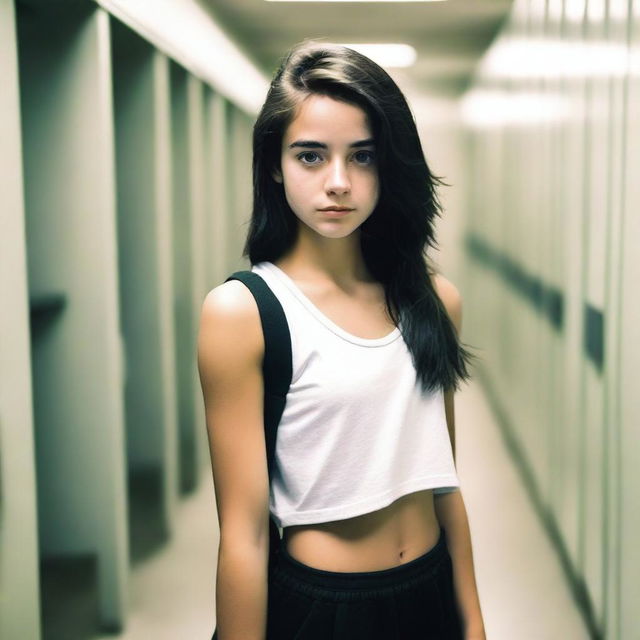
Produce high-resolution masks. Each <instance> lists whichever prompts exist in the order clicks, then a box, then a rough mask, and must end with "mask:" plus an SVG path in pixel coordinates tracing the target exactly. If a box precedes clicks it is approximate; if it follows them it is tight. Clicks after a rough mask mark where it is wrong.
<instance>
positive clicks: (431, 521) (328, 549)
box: [283, 489, 440, 572]
mask: <svg viewBox="0 0 640 640" xmlns="http://www.w3.org/2000/svg"><path fill="white" fill-rule="evenodd" d="M439 536H440V524H439V523H438V519H437V517H436V514H435V510H434V506H433V492H432V490H431V489H427V490H424V491H416V492H414V493H410V494H408V495H405V496H402V497H401V498H398V499H397V500H396V501H395V502H393V503H392V504H390V505H388V506H387V507H384V508H383V509H379V510H378V511H373V512H371V513H366V514H363V515H360V516H356V517H354V518H348V519H346V520H337V521H334V522H324V523H320V524H310V525H292V526H289V527H285V528H284V529H283V538H284V542H285V545H286V548H287V551H288V552H289V554H290V555H291V556H292V557H293V558H295V559H296V560H298V561H299V562H302V563H303V564H306V565H307V566H310V567H314V568H315V569H323V570H325V571H339V572H359V571H382V570H384V569H390V568H392V567H397V566H398V565H401V564H405V563H407V562H410V561H411V560H415V559H416V558H418V557H420V556H421V555H423V554H425V553H426V552H427V551H429V550H430V549H431V548H433V547H434V546H435V544H436V543H437V542H438V538H439Z"/></svg>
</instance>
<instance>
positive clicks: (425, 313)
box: [198, 40, 485, 640]
mask: <svg viewBox="0 0 640 640" xmlns="http://www.w3.org/2000/svg"><path fill="white" fill-rule="evenodd" d="M438 182H441V181H440V179H439V178H437V177H435V176H433V175H432V174H431V172H430V170H429V168H428V167H427V164H426V162H425V159H424V154H423V151H422V148H421V145H420V141H419V138H418V133H417V130H416V126H415V122H414V119H413V116H412V114H411V111H410V110H409V107H408V106H407V103H406V100H405V98H404V96H403V94H402V93H401V91H400V89H399V88H398V87H397V85H396V84H395V83H394V81H393V80H392V79H391V78H390V77H389V75H388V74H387V73H386V72H385V71H384V70H383V69H382V68H380V67H379V66H378V65H377V64H375V63H374V62H372V61H371V60H370V59H368V58H366V57H364V56H363V55H361V54H359V53H357V52H355V51H353V50H351V49H348V48H345V47H341V46H338V45H333V44H327V43H322V42H319V41H313V40H311V41H305V42H303V43H302V44H301V45H298V46H296V47H294V49H292V50H291V51H290V52H289V53H288V55H287V56H285V58H284V59H283V61H282V64H281V66H280V68H279V69H278V71H277V72H276V74H275V76H274V78H273V81H272V83H271V87H270V89H269V92H268V95H267V98H266V101H265V103H264V106H263V107H262V110H261V111H260V114H259V116H258V119H257V121H256V123H255V127H254V132H253V197H254V200H253V212H252V218H251V223H250V228H249V232H248V237H247V241H246V245H245V250H244V255H245V256H248V257H249V260H250V262H251V265H252V271H253V272H255V273H257V274H258V275H259V276H261V277H262V278H263V279H264V280H265V281H266V283H267V285H268V286H269V288H270V289H271V291H272V292H273V293H274V294H275V295H276V297H277V298H278V301H279V302H280V303H281V305H282V307H283V310H284V312H285V316H286V319H287V324H288V326H289V330H290V333H291V342H292V359H293V362H292V366H293V375H292V382H291V387H290V390H289V393H288V395H287V398H286V405H285V409H284V413H283V415H282V419H281V421H280V424H279V428H278V434H277V440H276V443H277V444H276V457H275V462H276V465H275V466H276V471H275V474H274V479H273V481H272V483H271V486H270V485H269V480H268V473H267V461H266V449H265V438H264V431H263V390H264V387H263V378H262V370H261V365H262V358H263V355H264V339H263V333H262V327H261V322H260V316H259V313H258V308H257V305H256V301H255V299H254V298H253V296H252V294H251V293H250V291H249V290H248V288H247V287H246V286H245V285H244V284H243V283H242V282H240V281H238V280H230V281H227V282H225V283H224V284H221V285H219V286H217V287H215V288H214V289H213V290H212V291H211V292H210V293H209V294H208V295H207V297H206V299H205V301H204V304H203V308H202V316H201V325H200V333H199V340H198V366H199V371H200V379H201V384H202V389H203V394H204V401H205V409H206V420H207V430H208V437H209V445H210V454H211V461H212V467H213V476H214V486H215V496H216V503H217V508H218V518H219V523H220V545H219V550H218V568H217V582H216V614H217V637H218V638H219V640H253V639H255V640H258V639H264V638H265V637H266V638H267V639H268V640H293V639H297V640H310V639H312V638H313V639H316V638H317V639H318V640H331V639H340V640H360V639H362V640H365V639H366V640H376V639H378V638H380V639H382V638H385V639H387V638H388V639H397V640H400V639H403V640H404V639H407V640H411V639H414V638H415V639H416V640H417V639H427V638H439V639H443V640H448V639H452V640H456V639H459V638H461V639H464V640H482V639H484V638H485V633H484V625H483V620H482V614H481V611H480V605H479V599H478V594H477V589H476V583H475V576H474V570H473V559H472V549H471V539H470V533H469V525H468V520H467V515H466V510H465V506H464V502H463V500H462V495H461V492H460V487H459V482H458V478H457V475H456V469H455V465H454V443H455V437H454V413H453V393H454V391H455V390H456V389H457V388H458V382H459V381H460V380H464V379H467V378H469V377H470V376H469V374H468V372H467V369H466V361H468V360H470V358H471V357H473V356H472V355H471V354H470V353H469V352H467V351H466V350H465V349H464V348H463V347H462V344H461V343H460V341H459V332H460V320H461V300H460V295H459V293H458V291H457V289H456V288H455V286H454V285H453V284H452V283H451V282H449V281H448V280H446V279H445V278H444V277H443V276H442V275H439V274H437V273H435V271H434V270H432V269H430V268H429V267H428V264H427V256H426V249H427V246H436V245H437V243H436V242H435V238H434V224H435V216H436V215H439V214H440V213H439V212H440V211H441V207H440V204H439V203H438V200H437V196H436V193H435V186H436V184H437V183H438ZM270 513H271V514H272V515H273V517H274V520H275V521H276V522H277V524H278V526H279V527H281V528H282V530H283V537H282V540H281V542H280V547H279V550H278V553H277V554H276V558H277V562H275V563H269V562H268V550H269V514H270ZM271 565H273V566H271Z"/></svg>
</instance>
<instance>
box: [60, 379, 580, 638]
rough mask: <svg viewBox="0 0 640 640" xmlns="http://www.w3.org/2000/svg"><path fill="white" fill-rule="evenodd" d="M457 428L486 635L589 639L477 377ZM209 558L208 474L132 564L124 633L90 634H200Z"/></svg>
mask: <svg viewBox="0 0 640 640" xmlns="http://www.w3.org/2000/svg"><path fill="white" fill-rule="evenodd" d="M456 430H457V432H458V438H457V466H458V472H459V476H460V482H461V485H462V491H463V496H464V500H465V504H466V507H467V513H468V515H469V521H470V524H471V534H472V538H473V553H474V560H475V566H476V577H477V581H478V589H479V593H480V600H481V605H482V609H483V614H484V618H485V626H486V629H487V638H488V640H587V639H588V634H587V631H586V629H585V627H584V625H583V623H582V621H581V618H580V616H579V614H578V613H577V611H576V609H575V606H574V604H573V601H572V599H571V596H570V593H569V590H568V588H567V587H566V584H565V580H564V578H563V575H562V573H561V570H560V567H559V564H558V562H557V560H556V556H555V553H554V551H553V549H552V547H551V545H550V544H549V542H548V540H547V537H546V534H545V532H544V530H543V529H542V527H541V526H540V524H539V522H538V521H537V519H536V517H535V515H534V513H533V511H532V509H531V507H530V506H529V503H528V498H527V495H526V493H525V490H524V487H523V486H522V483H521V482H520V478H519V476H518V474H517V473H516V471H515V470H514V468H513V466H512V464H511V462H510V459H509V458H508V456H507V453H506V450H505V448H504V446H503V444H502V441H501V436H500V433H499V431H498V429H497V427H496V425H495V423H494V421H493V418H492V415H491V412H490V409H489V407H488V405H487V403H486V401H485V399H484V397H483V395H482V392H481V389H480V388H479V386H478V384H477V383H473V384H471V385H468V386H467V387H465V388H464V389H463V390H462V391H460V392H459V393H458V394H457V397H456ZM216 554H217V524H216V514H215V501H214V494H213V485H212V479H211V474H210V473H206V474H205V476H204V478H203V481H202V484H201V487H200V489H199V490H198V492H197V494H195V495H193V496H192V497H191V498H190V499H188V500H186V501H183V503H182V505H181V507H180V511H179V514H178V519H177V528H176V531H175V534H174V537H173V539H172V541H171V543H170V544H168V545H166V546H165V547H164V548H163V549H162V551H161V552H160V553H158V554H157V555H155V556H152V557H150V558H148V559H146V560H145V561H143V562H140V563H139V564H138V565H137V568H136V570H135V572H134V573H133V575H132V579H131V583H130V588H131V593H130V603H131V604H130V612H129V618H128V621H127V629H126V632H125V633H123V634H121V635H119V636H113V635H101V636H93V639H94V640H95V639H99V640H107V639H109V640H114V638H119V639H122V640H149V639H151V638H153V640H183V639H184V640H187V639H188V640H208V639H209V638H210V637H211V633H212V630H213V626H214V611H215V605H214V581H215V563H216ZM69 638H71V636H69Z"/></svg>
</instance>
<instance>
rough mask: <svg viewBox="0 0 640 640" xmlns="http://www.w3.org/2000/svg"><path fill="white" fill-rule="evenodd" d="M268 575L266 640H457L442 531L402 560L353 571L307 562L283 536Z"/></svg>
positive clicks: (458, 623) (456, 618) (459, 629)
mask: <svg viewBox="0 0 640 640" xmlns="http://www.w3.org/2000/svg"><path fill="white" fill-rule="evenodd" d="M276 558H277V561H276V562H275V563H274V566H273V568H272V570H271V571H270V574H269V589H268V594H269V595H268V598H269V599H268V608H267V640H365V639H366V640H378V639H379V640H383V639H384V640H414V639H415V640H428V639H438V640H461V639H462V624H461V620H460V617H459V614H458V610H457V608H456V602H455V595H454V590H453V572H452V565H451V557H450V556H449V552H448V550H447V546H446V540H445V537H444V531H443V530H442V529H441V530H440V538H439V539H438V542H437V543H436V544H435V546H434V547H432V548H431V549H429V551H427V552H426V553H425V554H424V555H422V556H420V557H419V558H416V559H415V560H412V561H410V562H407V563H406V564H402V565H399V566H397V567H393V568H391V569H385V570H382V571H366V572H358V573H347V572H334V571H324V570H320V569H315V568H313V567H309V566H307V565H305V564H303V563H301V562H299V561H297V560H296V559H295V558H293V557H292V556H291V555H290V554H289V553H288V552H287V549H286V547H285V544H284V540H282V541H281V544H280V549H279V552H278V554H277V555H276Z"/></svg>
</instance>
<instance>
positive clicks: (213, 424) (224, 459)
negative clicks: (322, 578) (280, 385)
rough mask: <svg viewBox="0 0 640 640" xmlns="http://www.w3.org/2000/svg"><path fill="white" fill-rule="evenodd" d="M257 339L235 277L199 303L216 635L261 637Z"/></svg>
mask: <svg viewBox="0 0 640 640" xmlns="http://www.w3.org/2000/svg"><path fill="white" fill-rule="evenodd" d="M263 355H264V338H263V335H262V327H261V324H260V316H259V312H258V307H257V305H256V302H255V300H254V298H253V296H252V295H251V292H250V291H249V290H248V289H247V288H246V286H245V285H244V284H242V283H241V282H239V281H237V280H235V281H234V280H231V281H229V282H226V283H224V284H222V285H220V286H218V287H216V288H215V289H213V290H212V291H211V292H210V293H209V294H208V295H207V297H206V298H205V301H204V303H203V305H202V313H201V319H200V330H199V334H198V370H199V373H200V382H201V386H202V392H203V397H204V403H205V414H206V422H207V435H208V439H209V449H210V455H211V465H212V470H213V481H214V489H215V497H216V505H217V509H218V519H219V523H220V545H219V548H218V570H217V580H216V624H217V631H218V637H219V639H220V640H264V638H265V635H266V613H267V567H268V553H269V481H268V472H267V457H266V446H265V440H264V422H263V379H262V370H261V366H262V358H263Z"/></svg>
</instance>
